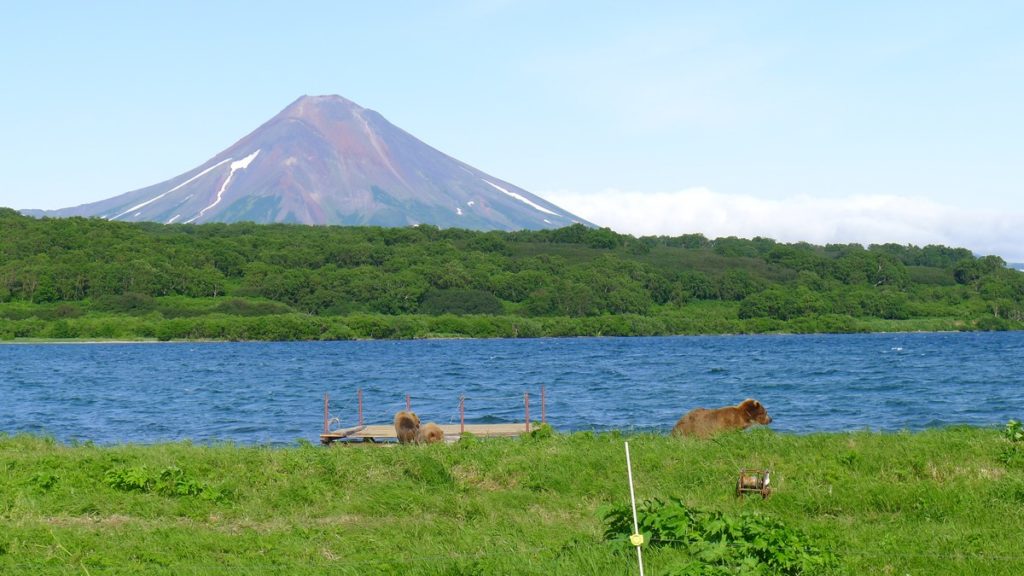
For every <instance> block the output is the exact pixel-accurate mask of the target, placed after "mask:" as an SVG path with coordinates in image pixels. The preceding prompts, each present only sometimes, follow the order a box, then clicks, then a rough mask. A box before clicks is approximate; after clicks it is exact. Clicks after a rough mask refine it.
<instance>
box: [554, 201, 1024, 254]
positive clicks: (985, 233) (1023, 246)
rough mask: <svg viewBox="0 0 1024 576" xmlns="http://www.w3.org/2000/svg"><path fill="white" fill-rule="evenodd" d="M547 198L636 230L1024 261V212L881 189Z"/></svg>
mask: <svg viewBox="0 0 1024 576" xmlns="http://www.w3.org/2000/svg"><path fill="white" fill-rule="evenodd" d="M541 196H542V197H543V198H545V199H546V200H549V201H551V202H554V203H555V204H557V205H558V206H560V207H562V208H564V209H566V210H569V211H570V212H573V213H574V214H577V215H579V216H581V217H583V218H586V219H587V220H590V221H591V222H594V223H595V224H597V225H599V226H607V227H609V228H611V229H612V230H615V231H617V232H622V233H626V234H632V235H634V236H641V235H662V234H663V235H668V236H679V235H681V234H687V233H694V232H700V233H702V234H704V235H705V236H707V237H708V238H717V237H722V236H738V237H741V238H752V237H754V236H764V237H768V238H774V239H776V240H779V241H783V242H798V241H806V242H810V243H812V244H827V243H849V242H858V243H861V244H880V243H887V242H894V243H897V244H915V245H918V246H924V245H926V244H943V245H946V246H953V247H963V248H968V249H970V250H972V251H974V252H976V253H979V254H995V255H998V256H1002V257H1003V258H1004V259H1005V260H1007V261H1008V262H1024V211H1016V212H1015V211H998V212H997V211H994V210H989V209H980V208H979V209H964V208H961V207H956V206H951V205H945V204H939V203H936V202H933V201H931V200H928V199H923V198H912V197H903V196H889V195H877V194H875V195H873V194H865V195H856V196H849V197H842V198H812V197H808V196H794V197H791V198H785V199H781V200H776V199H765V198H757V197H754V196H748V195H733V194H720V193H717V192H713V191H711V190H708V189H707V188H689V189H686V190H680V191H676V192H651V193H645V192H623V191H619V190H604V191H601V192H597V193H590V194H583V193H573V192H564V191H562V192H548V193H542V194H541Z"/></svg>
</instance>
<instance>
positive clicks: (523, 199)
mask: <svg viewBox="0 0 1024 576" xmlns="http://www.w3.org/2000/svg"><path fill="white" fill-rule="evenodd" d="M481 180H483V181H484V182H486V183H488V184H490V185H491V186H493V187H495V188H497V189H498V190H499V191H501V192H504V193H505V194H508V195H509V196H511V197H513V198H515V199H516V200H519V201H520V202H523V203H526V204H529V205H530V206H532V207H533V208H536V209H537V210H540V211H541V212H545V213H547V214H551V215H552V216H561V214H559V213H557V212H552V211H551V210H548V209H547V208H545V207H543V206H541V205H539V204H537V203H536V202H533V201H532V200H530V199H529V198H527V197H525V196H523V195H522V194H516V193H515V192H509V191H508V190H506V189H504V188H502V187H501V186H498V185H497V184H495V183H494V182H491V181H490V180H486V179H484V178H481Z"/></svg>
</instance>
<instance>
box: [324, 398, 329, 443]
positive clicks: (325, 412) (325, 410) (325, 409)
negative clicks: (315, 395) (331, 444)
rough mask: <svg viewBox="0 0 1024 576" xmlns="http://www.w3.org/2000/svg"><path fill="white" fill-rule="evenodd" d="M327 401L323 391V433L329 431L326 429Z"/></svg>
mask: <svg viewBox="0 0 1024 576" xmlns="http://www.w3.org/2000/svg"><path fill="white" fill-rule="evenodd" d="M327 402H328V400H327V392H324V434H327V432H329V430H327V406H328V404H327Z"/></svg>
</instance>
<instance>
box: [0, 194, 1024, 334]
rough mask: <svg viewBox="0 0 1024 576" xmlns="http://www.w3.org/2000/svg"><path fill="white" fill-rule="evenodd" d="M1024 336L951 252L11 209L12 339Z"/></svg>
mask: <svg viewBox="0 0 1024 576" xmlns="http://www.w3.org/2000/svg"><path fill="white" fill-rule="evenodd" d="M1021 327H1024V274H1022V273H1021V272H1019V271H1015V270H1010V269H1008V268H1006V266H1005V263H1004V262H1003V261H1002V259H1000V258H998V257H996V256H985V257H981V258H976V257H974V256H973V255H972V254H971V253H970V252H969V251H968V250H965V249H963V248H949V247H945V246H925V247H915V246H901V245H895V244H884V245H872V246H870V247H867V248H865V247H863V246H860V245H857V244H851V245H827V246H813V245H810V244H805V243H797V244H783V243H778V242H775V241H773V240H770V239H765V238H754V239H753V240H745V239H739V238H718V239H714V240H710V239H707V238H705V237H704V236H702V235H700V234H688V235H684V236H680V237H642V238H634V237H632V236H625V235H620V234H617V233H615V232H613V231H611V230H608V229H591V228H587V227H584V226H581V225H575V226H570V227H567V228H562V229H558V230H544V231H521V232H473V231H468V230H461V229H439V228H436V227H433V226H419V227H415V228H379V227H336V226H332V227H310V226H301V225H256V224H250V223H239V224H207V225H160V224H151V223H137V224H129V223H120V222H109V221H106V220H100V219H83V218H67V219H34V218H30V217H26V216H22V215H20V214H18V213H17V212H15V211H13V210H9V209H0V339H8V340H9V339H13V338H157V339H163V340H168V339H181V338H213V339H346V338H417V337H445V336H474V337H533V336H567V335H653V334H697V333H744V332H756V333H761V332H850V331H869V330H878V331H881V330H976V329H982V330H990V329H1019V328H1021Z"/></svg>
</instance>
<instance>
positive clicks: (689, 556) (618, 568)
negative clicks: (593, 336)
mask: <svg viewBox="0 0 1024 576" xmlns="http://www.w3.org/2000/svg"><path fill="white" fill-rule="evenodd" d="M1022 436H1024V434H1021V431H1020V427H1019V425H1017V426H1016V427H1013V426H1008V427H1007V429H1006V430H995V429H977V428H951V429H942V430H929V431H925V432H920V433H897V434H878V433H870V432H857V433H849V434H846V433H839V434H812V435H806V436H796V435H779V434H775V433H773V432H772V431H770V430H768V429H760V430H754V431H752V432H747V433H733V434H727V435H724V436H721V437H719V438H717V439H716V440H714V441H697V440H691V439H675V438H669V437H665V436H658V435H646V434H645V435H635V436H629V437H623V436H621V435H619V434H615V433H611V434H591V433H586V432H584V433H574V434H568V435H561V434H552V433H550V429H546V428H541V429H540V430H539V431H536V432H535V433H534V434H533V435H531V436H525V437H521V438H518V439H488V440H479V439H473V438H466V439H463V440H461V441H460V442H458V443H456V444H451V445H433V446H392V447H379V446H378V447H373V446H358V445H350V446H336V447H333V448H322V447H319V446H312V445H309V444H308V443H300V445H298V446H295V447H290V448H273V449H271V448H266V447H247V446H234V445H214V446H195V445H191V444H189V443H179V444H164V445H155V446H133V445H125V446H110V447H100V446H93V445H88V444H85V445H76V446H67V445H62V444H59V443H56V442H54V441H52V440H49V439H45V438H38V437H29V436H15V437H4V436H0V525H2V527H3V530H0V573H3V574H60V573H83V574H104V573H107V574H115V573H116V574H129V573H139V574H142V573H145V574H199V573H211V572H219V573H231V574H236V573H238V574H265V573H300V574H312V573H323V574H352V575H363V574H537V575H550V574H573V575H575V574H636V573H637V570H636V555H635V552H634V550H633V549H630V548H628V547H627V546H626V545H624V544H623V540H624V539H625V538H624V537H625V536H626V533H627V532H629V531H631V530H629V529H628V528H627V529H626V530H625V531H623V529H622V523H623V522H622V519H623V510H624V509H625V507H626V506H628V495H629V490H628V486H627V482H626V473H625V472H626V471H625V461H624V451H623V440H628V441H629V443H630V451H631V455H632V461H633V473H634V478H635V481H636V492H637V497H638V499H640V500H641V501H642V503H641V513H642V518H641V523H642V526H644V531H645V532H646V533H647V537H648V543H647V544H645V548H644V559H645V567H646V573H648V574H652V575H675V574H901V575H902V574H908V573H909V574H930V575H935V574H950V575H959V574H1019V573H1021V571H1022V570H1024V547H1022V545H1021V534H1024V448H1022V446H1024V442H1022ZM744 466H754V467H767V468H771V469H772V470H773V481H772V482H773V484H774V485H775V492H774V493H773V495H772V496H771V497H770V498H768V499H765V500H762V499H761V498H759V497H754V498H751V497H747V498H744V499H738V498H737V497H736V496H735V495H734V487H735V482H736V474H737V470H738V469H739V468H740V467H744ZM652 538H653V540H652Z"/></svg>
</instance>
